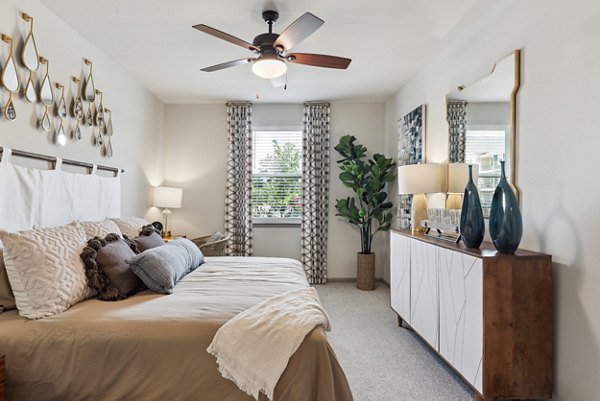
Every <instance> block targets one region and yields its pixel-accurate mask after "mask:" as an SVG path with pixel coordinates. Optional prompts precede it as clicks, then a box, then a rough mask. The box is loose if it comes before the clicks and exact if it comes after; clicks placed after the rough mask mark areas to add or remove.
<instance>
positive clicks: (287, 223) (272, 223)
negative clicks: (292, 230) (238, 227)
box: [252, 219, 302, 227]
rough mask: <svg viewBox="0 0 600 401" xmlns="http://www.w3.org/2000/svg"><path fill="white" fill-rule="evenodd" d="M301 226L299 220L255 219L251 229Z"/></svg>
mask: <svg viewBox="0 0 600 401" xmlns="http://www.w3.org/2000/svg"><path fill="white" fill-rule="evenodd" d="M301 224H302V221H301V220H300V219H255V220H254V221H252V226H253V227H297V226H300V225H301Z"/></svg>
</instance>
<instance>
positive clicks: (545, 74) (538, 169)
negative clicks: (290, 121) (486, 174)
mask: <svg viewBox="0 0 600 401" xmlns="http://www.w3.org/2000/svg"><path fill="white" fill-rule="evenodd" d="M467 21H470V22H469V23H463V24H461V25H460V27H459V28H458V29H457V30H456V31H454V32H453V33H452V34H450V35H449V37H448V38H447V46H446V47H445V48H444V49H443V50H442V51H441V52H440V54H439V55H438V56H437V57H436V58H435V59H434V60H433V61H432V62H430V63H429V64H428V65H427V66H426V68H424V69H423V70H422V71H421V72H420V73H419V74H418V75H417V76H415V77H414V78H413V79H411V80H410V82H408V84H407V85H405V86H404V87H403V88H401V90H400V91H399V92H398V94H397V95H396V96H394V97H393V98H392V99H391V100H390V101H389V102H388V103H387V105H386V151H387V152H388V153H389V154H391V155H393V154H395V148H396V133H395V124H396V120H397V119H398V118H399V117H400V116H401V115H403V114H404V113H406V112H408V111H410V110H411V109H412V108H414V107H415V106H417V105H418V104H421V103H427V104H428V106H429V113H428V121H427V122H428V132H427V138H426V141H427V155H426V158H427V160H428V161H431V162H442V161H445V160H447V152H448V146H447V139H448V138H447V125H446V122H445V112H444V110H445V104H444V97H445V94H446V93H447V92H449V91H451V90H453V89H454V88H455V87H456V86H457V85H459V84H462V83H465V82H473V81H474V79H476V78H478V77H479V76H481V75H483V74H484V72H485V71H486V70H488V69H489V68H490V66H491V65H492V64H493V63H494V62H495V61H496V60H497V59H499V58H501V57H502V56H504V55H506V54H508V53H509V52H511V51H512V50H513V49H515V48H521V49H523V54H522V86H521V89H520V91H519V95H518V118H517V183H518V186H519V187H520V190H521V196H522V198H521V208H522V213H523V223H524V235H523V241H522V243H521V247H523V248H525V249H531V250H536V251H542V252H546V253H549V254H552V256H553V261H554V279H555V300H554V301H555V356H556V360H555V394H556V396H555V399H556V400H564V401H579V400H582V401H583V400H592V399H598V397H599V396H600V376H599V373H598V372H600V314H599V313H598V310H600V292H599V291H598V283H600V269H598V267H597V265H598V263H597V261H598V260H600V248H599V247H598V246H597V242H598V241H597V227H598V226H599V224H600V214H599V213H598V206H597V204H598V198H599V197H600V186H599V185H598V179H597V173H596V172H597V171H598V158H597V153H598V149H600V128H599V127H600V114H599V113H598V107H600V79H598V72H599V69H598V66H599V65H600V41H599V40H598V38H600V23H599V21H600V2H597V1H592V0H574V1H570V2H563V1H559V0H549V1H545V2H543V4H542V2H533V1H532V2H524V1H517V0H506V1H502V2H491V1H482V2H481V3H480V4H478V5H477V6H476V7H475V8H474V9H473V10H472V12H471V13H470V15H469V16H467Z"/></svg>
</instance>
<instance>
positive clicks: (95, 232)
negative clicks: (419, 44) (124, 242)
mask: <svg viewBox="0 0 600 401" xmlns="http://www.w3.org/2000/svg"><path fill="white" fill-rule="evenodd" d="M79 224H81V226H82V227H83V229H84V231H85V237H86V239H88V240H90V239H92V238H94V237H100V238H104V237H106V236H107V235H108V234H113V233H114V234H118V235H121V229H120V228H119V226H118V225H117V223H115V222H114V221H112V220H111V219H105V220H100V221H82V222H80V223H79Z"/></svg>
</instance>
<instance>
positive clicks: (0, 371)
mask: <svg viewBox="0 0 600 401" xmlns="http://www.w3.org/2000/svg"><path fill="white" fill-rule="evenodd" d="M4 386H5V384H4V355H0V401H4V400H5V398H4Z"/></svg>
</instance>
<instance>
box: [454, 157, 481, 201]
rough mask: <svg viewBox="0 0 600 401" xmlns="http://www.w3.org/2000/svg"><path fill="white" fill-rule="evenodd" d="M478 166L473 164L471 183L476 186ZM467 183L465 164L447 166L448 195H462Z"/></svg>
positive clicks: (467, 171) (467, 170) (467, 173)
mask: <svg viewBox="0 0 600 401" xmlns="http://www.w3.org/2000/svg"><path fill="white" fill-rule="evenodd" d="M478 176H479V166H478V165H477V164H473V182H474V183H475V185H477V177H478ZM468 181H469V168H468V164H467V163H450V164H448V190H447V191H446V192H447V193H449V194H462V193H463V192H465V187H466V186H467V182H468Z"/></svg>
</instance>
